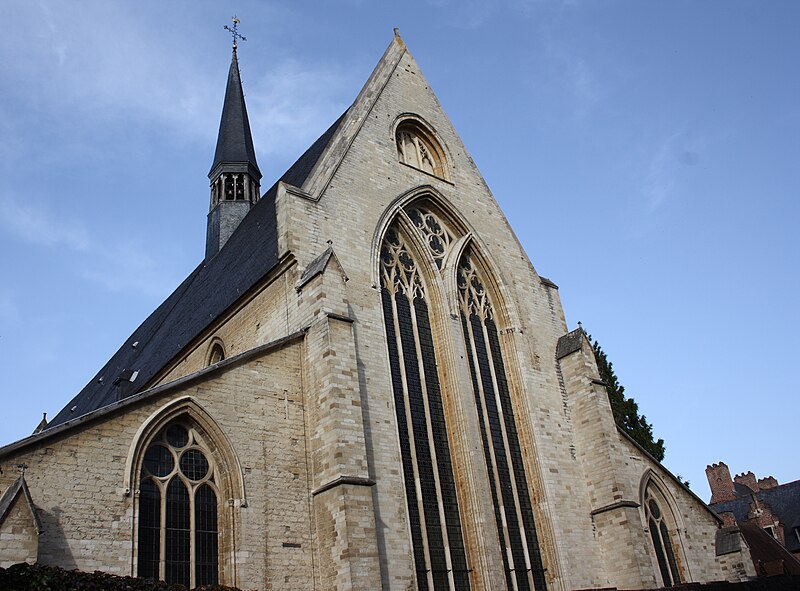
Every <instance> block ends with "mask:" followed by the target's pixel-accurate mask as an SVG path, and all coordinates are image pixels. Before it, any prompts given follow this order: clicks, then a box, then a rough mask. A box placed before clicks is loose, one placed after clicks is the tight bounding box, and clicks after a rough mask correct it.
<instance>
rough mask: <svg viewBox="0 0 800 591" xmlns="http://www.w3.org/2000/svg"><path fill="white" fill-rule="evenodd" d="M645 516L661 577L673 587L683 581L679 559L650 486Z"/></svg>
mask: <svg viewBox="0 0 800 591" xmlns="http://www.w3.org/2000/svg"><path fill="white" fill-rule="evenodd" d="M644 511H645V517H646V518H647V529H649V530H650V539H651V541H652V542H653V549H654V550H655V553H656V560H657V561H658V570H659V571H660V572H661V579H662V580H663V581H664V586H665V587H672V586H673V585H678V584H680V582H681V576H680V571H679V570H678V561H677V560H675V550H674V548H673V547H672V539H671V538H670V534H669V528H668V527H667V523H666V521H665V519H664V514H663V512H662V511H661V506H660V505H659V504H658V501H657V500H656V499H655V496H654V494H653V490H652V488H651V487H650V486H648V487H647V491H646V492H645V501H644Z"/></svg>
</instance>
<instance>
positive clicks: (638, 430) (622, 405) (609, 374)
mask: <svg viewBox="0 0 800 591" xmlns="http://www.w3.org/2000/svg"><path fill="white" fill-rule="evenodd" d="M587 337H588V338H589V341H590V342H591V343H592V349H594V358H595V360H596V361H597V369H598V370H600V378H601V379H602V380H603V381H604V382H605V384H606V391H607V392H608V400H609V401H610V402H611V411H612V412H613V413H614V421H615V422H616V423H617V425H619V427H620V428H621V429H622V430H623V431H625V433H627V434H628V435H630V436H631V437H632V438H633V440H634V441H636V443H638V444H639V445H641V446H642V447H643V448H644V449H645V450H646V451H647V452H648V453H649V454H650V455H651V456H653V457H654V458H655V459H657V460H658V461H659V462H660V461H661V460H663V459H664V440H663V439H658V440H655V439H654V438H653V425H651V424H650V423H648V422H647V417H645V416H644V415H640V414H639V406H638V405H637V404H636V401H635V400H634V399H633V398H626V397H625V386H623V385H622V384H620V383H619V380H618V379H617V375H616V374H615V373H614V365H613V364H612V363H611V362H610V361H609V360H608V357H606V354H605V352H604V351H603V349H601V348H600V344H599V343H598V342H597V341H596V340H595V341H593V340H592V336H591V335H587Z"/></svg>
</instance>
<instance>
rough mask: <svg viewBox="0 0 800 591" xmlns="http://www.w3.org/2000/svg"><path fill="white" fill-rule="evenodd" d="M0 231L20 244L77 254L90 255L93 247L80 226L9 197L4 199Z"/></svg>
mask: <svg viewBox="0 0 800 591" xmlns="http://www.w3.org/2000/svg"><path fill="white" fill-rule="evenodd" d="M0 227H2V228H4V229H5V230H6V231H8V232H9V233H10V234H11V235H13V236H15V237H16V238H18V239H19V240H22V241H23V242H28V243H30V244H35V245H38V246H46V247H54V248H55V247H57V248H67V249H69V250H72V251H75V252H88V251H89V248H90V246H91V241H90V240H89V235H88V234H87V232H86V230H85V229H84V228H83V227H82V226H81V225H80V224H79V223H76V222H74V221H70V220H67V219H65V218H62V217H58V216H56V215H55V214H53V213H52V212H49V211H46V210H44V209H37V208H35V207H33V206H32V205H31V204H30V203H24V202H22V201H20V200H19V199H12V198H9V197H7V196H2V197H0Z"/></svg>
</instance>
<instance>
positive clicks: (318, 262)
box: [295, 246, 348, 290]
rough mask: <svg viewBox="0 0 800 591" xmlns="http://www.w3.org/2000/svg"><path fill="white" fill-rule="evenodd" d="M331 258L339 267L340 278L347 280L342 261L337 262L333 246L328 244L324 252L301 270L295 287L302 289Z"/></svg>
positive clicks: (322, 269) (324, 267) (319, 272)
mask: <svg viewBox="0 0 800 591" xmlns="http://www.w3.org/2000/svg"><path fill="white" fill-rule="evenodd" d="M331 260H333V261H334V262H335V263H336V266H337V267H339V272H340V273H341V274H342V280H343V281H347V280H348V279H347V273H345V272H344V269H343V268H342V263H341V262H339V257H337V256H336V253H335V252H334V250H333V246H329V247H328V248H327V249H326V250H325V252H323V253H322V254H321V255H319V256H318V257H317V258H316V259H314V260H313V261H311V262H310V263H309V264H308V266H307V267H306V269H305V271H303V274H302V275H301V276H300V279H299V280H298V281H297V285H296V286H295V289H297V290H300V289H302V288H303V286H304V285H306V284H307V283H308V282H309V281H311V280H312V279H313V278H314V277H316V276H317V275H320V274H321V273H324V272H325V269H326V268H327V267H328V263H329V262H330V261H331Z"/></svg>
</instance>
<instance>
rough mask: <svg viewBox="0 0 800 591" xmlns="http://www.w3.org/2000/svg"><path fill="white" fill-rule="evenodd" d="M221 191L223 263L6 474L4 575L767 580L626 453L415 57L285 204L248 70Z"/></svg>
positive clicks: (361, 581)
mask: <svg viewBox="0 0 800 591" xmlns="http://www.w3.org/2000/svg"><path fill="white" fill-rule="evenodd" d="M209 179H210V186H211V199H210V210H209V215H208V220H207V224H208V233H207V247H206V252H205V257H204V259H203V261H202V262H201V263H200V264H199V265H198V267H197V268H196V269H195V271H193V272H192V273H191V274H190V276H189V277H188V278H187V279H186V280H185V281H184V282H183V283H182V284H181V285H180V286H179V287H178V288H177V289H176V290H175V292H174V293H173V294H172V295H171V296H169V298H167V300H166V301H165V302H164V303H163V304H162V305H161V306H160V307H158V308H157V309H156V310H155V312H153V314H152V315H151V316H150V317H148V318H147V319H146V320H145V321H144V322H143V323H142V325H141V326H140V327H139V328H138V329H137V330H136V331H135V332H134V333H133V334H132V335H131V336H130V338H129V339H128V340H126V341H125V342H124V343H123V344H122V346H121V347H120V349H119V350H118V351H117V352H116V353H115V354H114V355H113V356H112V357H111V359H110V360H109V362H108V363H107V364H106V365H105V366H104V367H103V368H101V369H100V371H99V372H98V373H97V374H96V375H95V376H94V377H93V378H92V379H91V380H90V382H89V383H88V384H87V385H86V387H85V388H84V389H83V390H82V391H81V392H80V393H78V395H77V396H75V397H74V398H73V399H72V400H71V401H70V402H69V403H68V404H67V405H66V406H65V407H64V409H63V410H62V411H61V412H60V413H58V415H57V416H55V417H54V418H53V419H52V421H50V423H48V424H43V425H41V426H40V429H37V433H35V434H34V435H32V436H31V437H28V438H26V439H23V440H21V441H18V442H16V443H13V444H11V445H8V446H6V447H4V448H2V449H0V467H1V468H2V474H0V508H2V509H3V511H2V514H0V565H8V564H10V563H13V562H16V561H20V560H27V561H40V562H42V563H46V564H54V565H59V566H64V567H67V568H79V569H82V570H94V569H100V570H104V571H108V572H112V573H117V574H134V575H136V574H138V575H141V576H149V577H158V578H164V579H166V580H168V581H180V582H184V583H186V584H187V585H190V586H194V585H199V584H203V583H209V582H216V581H219V582H221V583H224V584H227V585H237V586H239V587H242V588H245V589H252V588H257V589H292V590H297V589H379V588H384V589H398V590H399V589H411V588H416V589H437V590H440V589H520V590H521V589H536V590H538V591H542V590H544V589H553V590H555V589H578V588H589V587H605V586H617V587H620V588H643V587H645V588H650V587H657V586H661V585H671V584H674V583H678V582H690V581H711V580H724V579H727V580H743V579H746V578H748V577H749V576H752V575H753V574H754V570H753V567H752V564H751V563H750V562H749V561H748V560H747V559H746V554H745V552H744V551H743V550H742V546H741V545H740V546H739V550H735V551H731V552H726V553H724V554H719V553H718V552H716V544H717V532H718V529H719V526H720V520H719V518H718V517H717V516H716V515H715V514H714V513H713V512H712V511H710V510H709V508H708V507H707V506H706V504H705V503H703V502H702V501H701V500H700V499H699V498H697V497H696V496H695V495H694V494H693V493H692V492H691V491H689V490H688V489H687V488H686V487H684V486H683V485H682V484H681V483H680V482H679V481H678V480H677V479H676V478H675V477H674V476H673V475H672V474H670V473H669V472H668V471H667V470H666V469H665V468H664V467H663V466H662V465H660V464H659V463H658V462H657V461H655V460H654V459H653V458H652V457H650V456H648V454H647V453H645V452H644V451H643V450H642V449H641V448H640V447H639V446H637V444H636V443H634V442H633V441H632V440H631V439H629V438H628V437H627V436H626V435H624V434H623V433H622V432H620V431H619V430H618V429H617V428H616V426H615V424H614V421H613V418H612V414H611V410H610V407H609V402H608V397H607V395H606V392H605V388H604V386H603V384H602V382H601V381H600V379H599V375H598V372H597V367H596V364H595V360H594V355H593V352H592V349H591V346H590V343H589V342H588V340H587V338H586V335H585V334H584V333H583V331H582V330H581V329H580V328H579V329H576V330H573V331H569V330H568V327H567V325H566V322H565V319H564V314H563V312H562V309H561V304H560V300H559V293H558V288H557V287H556V285H555V284H554V283H553V282H551V281H550V280H548V279H546V278H544V277H541V276H539V275H538V274H537V272H536V271H535V269H534V267H533V266H532V264H531V263H530V261H529V260H528V257H527V255H526V254H525V252H524V251H523V250H522V248H521V246H520V244H519V242H518V240H517V239H516V237H515V235H514V233H513V231H512V230H511V227H510V226H509V223H508V221H507V220H506V219H505V217H504V216H503V214H502V212H501V211H500V209H499V207H498V205H497V202H496V201H495V199H494V197H493V196H492V194H491V192H490V191H489V189H488V188H487V186H486V184H485V183H484V181H483V179H482V177H481V175H480V173H479V172H478V170H477V169H476V167H475V165H474V163H473V161H472V159H471V158H470V157H469V154H468V152H467V150H466V148H465V147H464V145H463V144H462V143H461V140H460V138H459V136H458V134H457V133H456V131H455V130H454V129H453V127H452V125H451V123H450V121H449V119H448V117H447V115H446V114H445V113H444V111H443V110H442V108H441V106H440V104H439V102H438V101H437V99H436V97H435V96H434V94H433V92H432V91H431V89H430V86H429V84H428V82H427V81H426V80H425V78H424V76H423V75H422V73H421V71H420V69H419V67H418V65H417V63H416V61H415V60H414V59H413V57H412V56H411V54H410V53H409V51H408V50H407V48H406V46H405V44H404V43H403V41H402V39H401V38H400V37H399V36H397V35H395V37H394V38H393V39H392V41H391V43H390V44H389V47H388V48H387V50H386V52H385V53H384V55H383V57H382V58H381V59H380V61H379V62H378V64H377V66H376V68H375V70H374V71H373V73H372V75H371V76H370V78H369V79H368V80H367V82H366V84H365V86H364V87H363V88H362V90H361V92H360V93H359V94H358V96H357V98H356V99H355V101H354V103H353V104H352V105H351V106H350V107H349V108H348V109H347V110H346V111H345V112H344V114H343V115H342V116H341V117H340V118H339V119H338V120H337V121H335V122H334V123H333V124H332V125H331V127H330V128H329V129H328V130H327V131H325V132H324V133H323V134H322V135H321V136H320V138H319V139H318V140H317V141H316V142H314V144H313V145H312V146H311V147H310V148H309V149H308V150H307V151H306V152H305V153H304V154H303V155H302V156H300V158H299V159H298V160H297V162H296V163H295V164H294V165H293V166H292V167H290V168H289V170H287V171H286V173H284V174H283V176H282V177H281V178H280V179H278V180H277V181H276V182H275V183H274V184H273V185H272V186H271V187H270V188H269V189H268V190H266V191H265V192H262V191H261V188H260V186H261V173H260V171H259V168H258V165H257V162H256V159H255V151H254V149H253V140H252V138H251V135H250V128H249V124H248V119H247V111H246V108H245V102H244V95H243V92H242V87H241V82H240V79H239V66H238V61H237V55H236V49H235V48H234V53H233V59H232V62H231V68H230V73H229V77H228V83H227V90H226V96H225V102H224V106H223V113H222V121H221V124H220V131H219V139H218V143H217V149H216V153H215V157H214V164H213V166H212V169H211V171H210V173H209ZM18 466H24V468H20V470H18V469H17V467H18ZM20 471H22V472H23V473H22V474H20Z"/></svg>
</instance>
